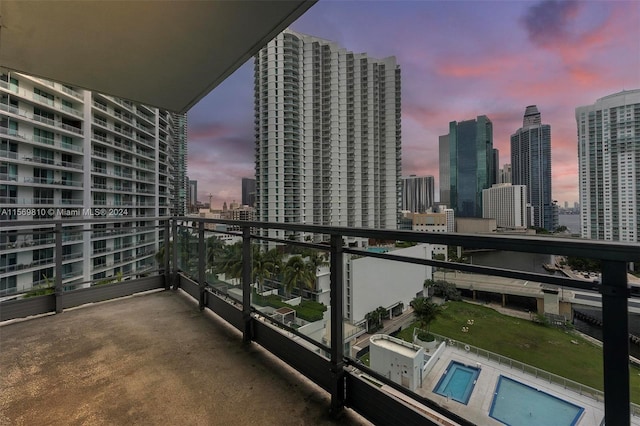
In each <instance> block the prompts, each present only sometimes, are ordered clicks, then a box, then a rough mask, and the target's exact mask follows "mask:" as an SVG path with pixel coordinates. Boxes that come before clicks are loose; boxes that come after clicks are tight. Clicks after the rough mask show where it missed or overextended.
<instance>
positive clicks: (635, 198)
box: [576, 89, 640, 242]
mask: <svg viewBox="0 0 640 426" xmlns="http://www.w3.org/2000/svg"><path fill="white" fill-rule="evenodd" d="M576 124H577V126H578V166H579V173H580V176H579V182H580V206H581V210H580V225H581V231H582V237H583V238H591V239H595V240H609V241H630V242H637V241H640V239H639V238H638V237H639V236H640V185H638V182H640V89H636V90H625V91H622V92H619V93H615V94H613V95H609V96H605V97H604V98H601V99H598V100H597V101H596V103H595V104H593V105H587V106H582V107H578V108H576Z"/></svg>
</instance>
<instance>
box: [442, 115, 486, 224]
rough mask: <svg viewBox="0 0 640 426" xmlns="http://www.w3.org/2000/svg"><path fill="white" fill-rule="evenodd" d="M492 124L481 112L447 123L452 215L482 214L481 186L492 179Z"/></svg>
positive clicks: (479, 215) (484, 187) (475, 215)
mask: <svg viewBox="0 0 640 426" xmlns="http://www.w3.org/2000/svg"><path fill="white" fill-rule="evenodd" d="M494 157H495V153H494V149H493V124H492V123H491V120H489V118H488V117H487V116H485V115H481V116H478V117H477V118H476V119H475V120H467V121H460V122H456V121H452V122H450V123H449V182H450V185H449V187H450V201H451V208H453V209H454V211H455V214H456V217H482V190H483V189H486V188H490V187H491V185H493V184H494V183H495V181H494V179H495V165H494Z"/></svg>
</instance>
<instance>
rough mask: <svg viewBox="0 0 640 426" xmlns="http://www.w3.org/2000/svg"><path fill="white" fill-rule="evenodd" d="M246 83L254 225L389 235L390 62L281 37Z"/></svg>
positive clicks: (392, 154)
mask: <svg viewBox="0 0 640 426" xmlns="http://www.w3.org/2000/svg"><path fill="white" fill-rule="evenodd" d="M254 81H255V134H256V150H255V152H256V209H257V219H258V220H261V221H267V222H285V223H308V224H317V225H331V226H348V227H367V228H387V229H394V228H396V225H397V221H398V212H399V210H400V205H399V203H400V200H401V195H400V173H401V164H400V140H401V135H400V68H399V66H398V64H397V63H396V60H395V58H394V57H388V58H385V59H374V58H371V57H369V56H368V55H366V54H364V53H353V52H350V51H348V50H346V49H344V48H342V47H340V46H338V45H337V44H335V43H333V42H331V41H327V40H323V39H320V38H316V37H312V36H308V35H304V34H298V33H295V32H293V31H289V30H286V31H284V32H283V33H281V34H279V35H278V36H276V37H275V38H274V39H273V40H272V41H271V42H269V43H268V44H267V46H266V47H264V48H263V49H262V50H260V52H259V53H258V54H257V55H256V57H255V69H254ZM269 232H270V235H271V236H274V237H275V236H279V237H282V236H284V235H282V231H277V230H270V231H269ZM278 234H280V235H278Z"/></svg>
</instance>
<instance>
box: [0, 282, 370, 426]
mask: <svg viewBox="0 0 640 426" xmlns="http://www.w3.org/2000/svg"><path fill="white" fill-rule="evenodd" d="M0 389H1V391H0V425H9V424H10V425H57V424H64V425H69V424H91V425H95V424H98V425H99V424H109V425H128V424H148V425H178V424H179V425H200V424H201V425H205V424H206V425H245V424H246V425H249V424H259V425H333V424H347V425H355V424H367V422H366V420H364V419H363V418H361V417H360V416H358V415H357V414H355V413H354V412H352V411H350V410H345V413H344V414H343V415H342V416H341V417H340V419H338V420H336V419H333V418H332V417H330V416H329V414H328V409H329V400H330V399H329V395H328V394H326V393H325V392H324V391H323V390H321V389H320V388H318V387H316V386H315V385H314V384H312V383H311V382H309V381H308V380H306V379H305V378H304V377H303V376H302V375H300V374H298V373H297V372H295V371H294V370H292V369H291V368H289V367H288V366H286V365H284V364H283V363H282V362H280V361H279V360H277V359H276V358H275V357H273V356H271V355H270V354H269V353H268V352H267V351H265V350H264V349H262V348H261V347H259V346H257V345H256V344H251V345H249V346H245V345H243V343H242V340H241V335H240V333H239V332H238V331H237V330H235V329H233V328H231V327H229V326H228V325H227V324H226V323H224V322H223V321H222V320H220V319H219V318H217V317H216V316H215V315H213V314H211V313H210V312H207V311H205V312H200V311H199V310H198V308H197V305H196V304H195V303H194V302H193V301H192V300H191V299H189V298H188V297H186V296H185V295H183V294H180V292H177V293H176V292H172V291H159V292H152V293H146V294H142V295H136V296H133V297H127V298H122V299H117V300H114V301H109V302H102V303H97V304H93V305H89V306H84V307H80V308H76V309H71V310H67V311H65V312H64V313H62V314H58V315H50V316H44V317H39V318H34V319H30V320H26V321H18V322H13V323H9V324H4V325H2V326H1V327H0Z"/></svg>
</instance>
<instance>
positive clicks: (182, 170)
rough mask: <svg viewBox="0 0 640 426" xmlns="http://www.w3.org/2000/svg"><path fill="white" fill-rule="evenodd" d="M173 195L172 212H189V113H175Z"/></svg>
mask: <svg viewBox="0 0 640 426" xmlns="http://www.w3.org/2000/svg"><path fill="white" fill-rule="evenodd" d="M173 134H174V135H175V137H174V139H173V162H174V163H175V167H174V169H173V194H172V195H173V197H172V200H173V201H172V204H171V207H172V208H171V213H172V214H173V215H174V216H184V215H185V214H187V198H188V196H187V194H188V192H189V178H188V177H187V114H173Z"/></svg>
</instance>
